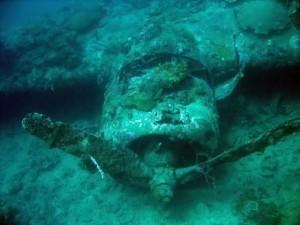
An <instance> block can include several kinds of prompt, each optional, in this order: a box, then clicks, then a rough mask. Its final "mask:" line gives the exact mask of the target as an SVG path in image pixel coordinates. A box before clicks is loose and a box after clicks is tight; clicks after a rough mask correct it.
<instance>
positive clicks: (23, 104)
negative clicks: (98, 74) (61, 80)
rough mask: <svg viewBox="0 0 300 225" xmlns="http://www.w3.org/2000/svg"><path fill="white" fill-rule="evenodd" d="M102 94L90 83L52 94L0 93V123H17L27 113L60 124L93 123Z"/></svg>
mask: <svg viewBox="0 0 300 225" xmlns="http://www.w3.org/2000/svg"><path fill="white" fill-rule="evenodd" d="M103 94H104V87H103V86H99V85H98V84H96V83H91V82H86V83H84V82H81V83H80V84H77V85H74V86H69V87H64V88H59V89H56V90H55V91H51V90H46V91H26V92H18V93H12V94H5V93H0V105H1V107H0V123H1V124H2V123H7V122H8V121H15V120H21V119H22V117H23V116H24V115H25V114H26V113H29V112H39V113H44V114H46V115H49V116H50V117H54V118H56V119H59V120H64V121H74V120H89V121H93V120H96V119H97V118H98V117H99V116H100V113H101V107H102V103H103Z"/></svg>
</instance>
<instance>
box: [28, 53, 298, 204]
mask: <svg viewBox="0 0 300 225" xmlns="http://www.w3.org/2000/svg"><path fill="white" fill-rule="evenodd" d="M239 68H240V69H239V70H238V71H237V73H236V75H234V76H233V77H232V78H230V79H229V80H227V81H225V82H224V83H222V84H219V85H218V86H216V87H214V86H213V85H212V84H211V83H210V81H209V76H208V72H207V71H206V70H205V67H204V66H203V65H202V64H201V63H199V62H197V61H195V60H192V59H190V58H188V57H176V56H175V55H168V54H165V55H164V54H160V55H155V56H154V55H152V56H151V55H148V56H144V58H142V59H140V60H137V61H135V62H133V63H131V64H128V65H126V66H124V67H123V69H122V70H121V71H120V73H119V74H118V78H116V79H115V80H112V81H111V83H110V86H109V87H108V88H107V92H106V96H105V102H104V105H103V114H102V123H101V135H100V136H95V135H93V134H89V133H87V132H85V131H82V130H79V129H76V128H74V127H72V126H71V125H69V124H66V123H63V122H59V121H54V120H52V119H50V118H49V117H47V116H45V115H42V114H39V113H30V114H28V115H26V116H25V118H24V119H23V121H22V125H23V127H24V128H25V129H26V130H27V131H28V132H29V133H31V134H33V135H35V136H37V137H39V138H41V139H42V140H44V141H45V142H46V143H48V145H49V146H50V147H51V148H60V149H62V150H63V151H65V152H67V153H69V154H72V155H75V156H77V157H79V158H80V159H81V161H82V162H83V163H84V165H86V168H87V169H89V170H91V171H95V169H96V166H100V167H101V170H102V169H103V171H104V172H106V173H108V174H109V175H111V176H112V177H114V178H115V179H117V180H120V181H126V182H127V183H130V184H134V185H139V186H142V187H146V188H148V189H150V190H151V192H152V193H153V195H154V196H155V198H156V199H158V201H159V202H161V203H164V204H165V203H168V202H170V201H171V199H172V198H173V196H174V191H175V188H176V186H178V185H181V184H186V183H188V182H191V181H194V180H196V179H199V178H201V176H203V175H207V173H208V172H209V171H210V169H213V168H214V167H215V166H218V165H220V164H222V163H226V162H231V161H234V160H238V159H240V158H241V157H244V156H246V155H249V154H251V153H253V152H257V151H263V150H264V148H265V147H267V146H268V145H270V144H273V143H274V142H276V141H278V140H280V139H281V138H282V137H284V136H286V135H289V134H291V133H293V132H297V131H298V130H299V128H300V119H299V118H297V119H293V120H290V121H287V122H285V123H283V124H281V125H279V126H277V127H275V128H273V129H271V130H269V131H266V132H264V133H263V134H261V135H260V136H259V137H257V138H254V139H252V140H251V141H249V142H248V143H246V144H244V145H241V146H239V147H234V148H232V149H228V150H225V151H224V149H220V148H219V146H218V140H219V136H220V134H219V128H218V124H219V123H218V114H217V110H216V103H217V101H218V100H220V99H224V98H226V97H227V96H229V95H230V94H231V93H232V91H233V89H234V87H235V86H236V85H237V83H238V81H239V80H240V79H241V78H242V77H243V71H242V69H243V66H239ZM94 164H96V166H95V165H94ZM98 170H100V169H99V168H98Z"/></svg>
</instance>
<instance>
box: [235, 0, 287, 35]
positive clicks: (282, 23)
mask: <svg viewBox="0 0 300 225" xmlns="http://www.w3.org/2000/svg"><path fill="white" fill-rule="evenodd" d="M254 14H255V15H254ZM236 19H237V22H238V24H239V26H240V28H241V29H242V30H245V31H250V32H253V33H254V34H257V35H270V34H272V33H274V32H279V31H282V30H284V29H286V28H288V27H289V25H290V19H289V14H288V10H287V8H285V7H284V6H283V5H281V4H280V3H278V2H275V1H262V0H256V1H249V2H245V3H243V4H242V5H241V6H240V7H238V8H237V10H236Z"/></svg>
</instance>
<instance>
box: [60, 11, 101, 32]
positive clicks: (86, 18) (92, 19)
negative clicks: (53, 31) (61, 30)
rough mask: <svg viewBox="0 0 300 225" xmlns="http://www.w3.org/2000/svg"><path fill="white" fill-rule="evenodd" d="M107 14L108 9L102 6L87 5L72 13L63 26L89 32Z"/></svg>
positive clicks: (76, 30)
mask: <svg viewBox="0 0 300 225" xmlns="http://www.w3.org/2000/svg"><path fill="white" fill-rule="evenodd" d="M105 15H106V11H105V10H104V8H102V7H95V8H88V9H86V7H85V8H84V9H81V10H80V11H75V12H74V13H72V14H71V15H70V17H69V18H68V20H67V21H66V22H65V23H64V24H63V26H65V27H66V28H67V29H70V30H73V31H75V32H78V33H82V32H87V31H89V30H91V29H92V28H93V27H95V26H96V25H97V23H98V22H99V21H100V20H101V19H102V18H103V17H104V16H105Z"/></svg>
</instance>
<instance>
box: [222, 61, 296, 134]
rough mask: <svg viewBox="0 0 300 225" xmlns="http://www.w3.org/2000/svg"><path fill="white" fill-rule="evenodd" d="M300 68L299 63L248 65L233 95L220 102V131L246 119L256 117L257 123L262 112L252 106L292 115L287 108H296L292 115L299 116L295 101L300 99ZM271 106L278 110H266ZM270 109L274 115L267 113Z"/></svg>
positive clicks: (275, 114) (287, 116)
mask: <svg viewBox="0 0 300 225" xmlns="http://www.w3.org/2000/svg"><path fill="white" fill-rule="evenodd" d="M299 71H300V66H295V67H286V68H281V69H278V68H276V69H274V70H263V69H248V70H247V71H246V73H245V77H244V78H243V79H242V80H241V82H240V83H239V84H238V86H237V88H236V89H235V91H234V92H233V93H232V95H231V96H229V97H228V98H227V99H225V100H224V101H220V102H218V110H219V114H220V129H221V134H222V133H223V134H225V133H226V132H227V130H228V129H230V127H232V126H237V124H239V123H242V122H243V121H245V119H246V120H251V121H253V123H252V124H253V126H254V125H255V124H256V122H257V121H256V120H257V118H258V117H259V116H260V115H257V111H251V110H253V107H254V108H255V107H256V109H257V108H260V109H261V113H264V112H265V114H266V115H265V116H273V117H274V118H275V117H277V116H281V117H282V116H284V117H286V118H287V119H289V117H291V115H290V112H289V111H288V110H286V108H289V110H291V109H293V115H295V114H299V116H300V109H298V106H296V105H295V104H296V103H297V102H299V101H300V88H299V87H300V76H299ZM268 107H273V108H274V107H276V110H274V109H270V110H267V108H268ZM269 113H272V115H267V114H269ZM249 117H251V118H249ZM250 124H251V123H250ZM256 125H257V124H256Z"/></svg>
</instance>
